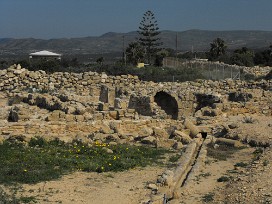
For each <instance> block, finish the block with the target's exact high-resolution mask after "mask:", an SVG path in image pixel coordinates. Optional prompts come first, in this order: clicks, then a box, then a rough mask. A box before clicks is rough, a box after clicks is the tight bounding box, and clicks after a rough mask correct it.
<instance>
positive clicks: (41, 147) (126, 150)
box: [0, 138, 169, 183]
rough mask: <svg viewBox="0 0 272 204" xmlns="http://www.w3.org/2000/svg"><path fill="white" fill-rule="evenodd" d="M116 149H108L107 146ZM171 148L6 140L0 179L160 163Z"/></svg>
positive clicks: (0, 151)
mask: <svg viewBox="0 0 272 204" xmlns="http://www.w3.org/2000/svg"><path fill="white" fill-rule="evenodd" d="M105 148H108V149H111V150H112V151H113V153H112V154H111V153H107V151H106V149H105ZM168 152H169V151H167V150H165V149H159V148H158V149H156V148H151V147H144V146H137V147H136V146H130V145H125V144H122V145H116V146H109V145H108V144H99V143H95V144H94V145H92V146H88V145H86V144H83V143H73V144H65V143H64V142H61V141H59V140H54V141H50V142H47V141H45V140H43V139H42V138H35V139H32V140H31V141H30V142H29V145H28V146H25V145H22V144H18V143H11V142H7V141H6V142H4V143H3V144H1V145H0V183H12V182H19V183H37V182H40V181H47V180H52V179H57V178H59V177H60V176H61V175H63V174H67V173H70V172H73V171H85V172H110V171H114V172H117V171H124V170H128V169H131V168H134V167H138V166H139V167H145V166H147V165H152V164H160V163H161V159H162V156H163V154H165V153H168Z"/></svg>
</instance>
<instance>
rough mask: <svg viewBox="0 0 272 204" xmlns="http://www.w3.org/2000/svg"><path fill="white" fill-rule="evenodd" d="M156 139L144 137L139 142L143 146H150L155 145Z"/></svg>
mask: <svg viewBox="0 0 272 204" xmlns="http://www.w3.org/2000/svg"><path fill="white" fill-rule="evenodd" d="M156 141H157V140H156V138H155V137H153V136H148V137H145V138H143V139H142V140H141V142H142V143H143V144H151V145H155V144H156Z"/></svg>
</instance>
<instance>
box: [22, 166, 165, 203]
mask: <svg viewBox="0 0 272 204" xmlns="http://www.w3.org/2000/svg"><path fill="white" fill-rule="evenodd" d="M164 170H165V169H163V168H162V167H146V168H136V169H132V170H130V171H125V172H118V173H114V172H111V173H84V172H76V173H73V174H69V175H66V176H63V177H62V178H61V179H59V180H55V181H48V182H41V183H38V184H35V185H22V186H21V187H20V188H19V191H18V193H17V196H18V197H22V196H25V197H30V196H34V197H35V198H36V200H37V203H67V204H69V203H71V204H72V203H94V204H95V203H96V204H98V203H99V204H100V203H101V204H108V203H112V204H115V203H116V204H117V203H118V204H128V203H131V204H138V203H142V202H144V201H147V200H148V195H149V194H150V190H149V189H147V188H146V186H147V184H148V183H149V182H154V181H156V179H157V175H159V174H161V173H162V172H163V171H164Z"/></svg>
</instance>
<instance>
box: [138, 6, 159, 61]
mask: <svg viewBox="0 0 272 204" xmlns="http://www.w3.org/2000/svg"><path fill="white" fill-rule="evenodd" d="M138 33H139V34H140V38H139V43H140V45H142V46H143V47H144V49H145V59H147V62H148V63H149V64H150V63H151V61H152V59H154V57H155V55H156V53H157V52H158V51H159V50H160V49H159V47H160V46H161V45H162V43H161V42H160V38H159V37H158V35H159V34H160V32H159V27H158V24H157V21H156V19H155V17H154V14H153V13H152V12H151V11H147V12H146V13H145V14H144V16H143V19H142V21H141V22H140V26H139V31H138Z"/></svg>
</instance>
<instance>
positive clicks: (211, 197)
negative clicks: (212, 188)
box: [202, 193, 214, 203]
mask: <svg viewBox="0 0 272 204" xmlns="http://www.w3.org/2000/svg"><path fill="white" fill-rule="evenodd" d="M213 200H214V193H208V194H206V195H204V196H203V197H202V201H203V202H205V203H208V202H212V201H213Z"/></svg>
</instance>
